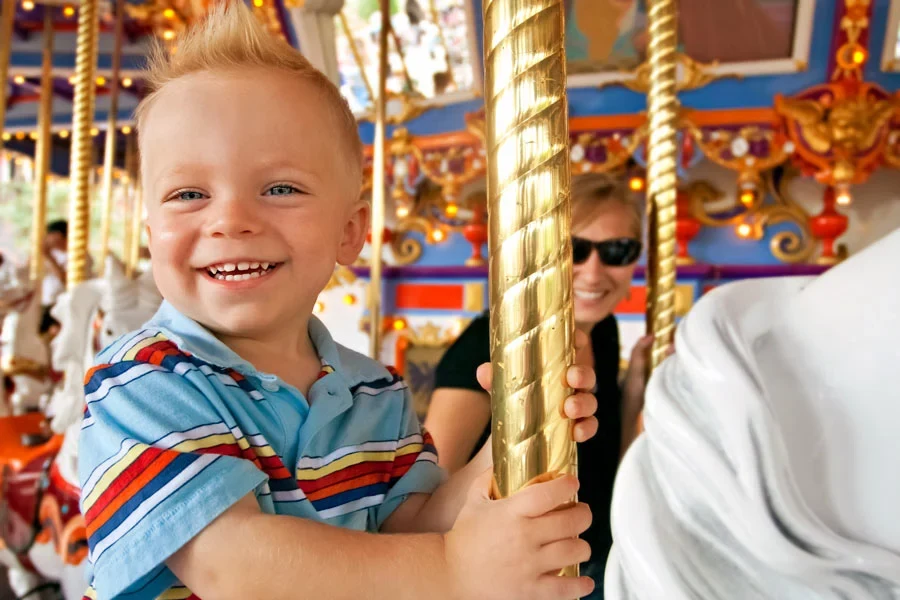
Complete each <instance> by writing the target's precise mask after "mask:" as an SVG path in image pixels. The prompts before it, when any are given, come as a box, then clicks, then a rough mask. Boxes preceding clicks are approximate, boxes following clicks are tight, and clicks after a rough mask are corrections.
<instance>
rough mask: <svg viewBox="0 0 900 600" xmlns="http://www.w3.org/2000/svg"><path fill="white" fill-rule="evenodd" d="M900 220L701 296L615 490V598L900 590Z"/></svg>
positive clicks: (611, 580) (653, 390)
mask: <svg viewBox="0 0 900 600" xmlns="http://www.w3.org/2000/svg"><path fill="white" fill-rule="evenodd" d="M897 256H900V230H898V231H896V232H894V233H893V234H891V235H889V236H888V237H887V238H885V239H883V240H882V241H880V242H879V243H877V244H875V245H873V246H872V247H870V248H868V249H866V250H865V251H863V252H861V253H860V254H858V255H857V256H855V257H853V258H851V259H850V260H848V261H846V262H844V263H843V264H841V265H839V266H837V267H835V268H833V269H832V270H830V271H829V272H827V273H826V274H824V275H822V276H820V277H818V278H781V279H773V280H763V281H747V282H741V283H738V284H731V285H728V286H725V287H724V288H721V289H719V290H716V291H713V292H712V293H710V294H709V295H708V296H706V297H704V298H703V299H702V300H701V301H700V302H699V303H698V304H697V306H696V307H695V308H694V309H693V310H692V311H691V313H690V314H689V315H688V316H687V318H686V319H685V321H684V322H683V323H682V324H681V326H680V327H679V330H678V333H677V341H676V347H677V353H676V355H675V356H673V357H672V358H670V359H668V360H667V361H666V362H665V363H664V364H663V365H662V366H661V367H660V368H659V369H658V370H657V371H656V372H655V373H654V374H653V377H652V378H651V380H650V383H649V386H648V389H647V398H646V408H645V412H644V422H645V427H646V429H645V433H644V434H643V435H642V436H641V437H640V438H639V439H638V441H637V442H635V444H634V445H633V446H632V447H631V449H629V451H628V453H627V454H626V457H625V459H624V460H623V463H622V466H621V468H620V471H619V474H618V476H617V479H616V486H615V491H614V495H613V496H614V497H613V508H612V526H613V536H614V538H615V544H614V547H613V551H612V553H611V554H610V558H609V561H608V563H607V571H606V586H605V593H606V597H607V598H609V599H611V600H625V599H629V600H631V599H656V598H666V600H687V599H692V600H694V599H699V600H713V599H721V598H729V599H734V600H745V599H747V600H749V599H752V600H756V599H759V600H762V599H768V598H782V599H786V600H794V599H797V600H799V599H804V600H805V599H808V598H817V599H823V600H838V599H843V598H854V599H859V600H862V599H876V598H900V518H898V516H897V507H898V506H900V478H898V477H897V472H898V457H900V435H897V431H900V402H898V401H897V399H898V397H900V396H898V389H900V388H898V383H897V381H898V379H897V365H898V363H900V350H898V344H897V340H898V339H900V308H898V298H900V278H898V277H896V276H891V275H890V274H889V270H890V268H891V267H890V265H892V264H895V262H896V257H897Z"/></svg>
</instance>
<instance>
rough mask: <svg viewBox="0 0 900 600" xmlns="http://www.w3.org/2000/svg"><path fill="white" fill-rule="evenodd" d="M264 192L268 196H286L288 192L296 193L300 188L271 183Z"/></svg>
mask: <svg viewBox="0 0 900 600" xmlns="http://www.w3.org/2000/svg"><path fill="white" fill-rule="evenodd" d="M266 193H267V194H269V195H270V196H288V195H290V194H298V193H300V190H298V189H297V188H295V187H294V186H292V185H273V186H272V187H270V188H269V189H268V191H267V192H266Z"/></svg>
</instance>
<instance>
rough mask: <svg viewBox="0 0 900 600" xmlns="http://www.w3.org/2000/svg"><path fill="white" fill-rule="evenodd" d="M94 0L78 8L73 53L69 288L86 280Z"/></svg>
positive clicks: (96, 17) (86, 0) (96, 26)
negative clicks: (76, 39) (73, 99)
mask: <svg viewBox="0 0 900 600" xmlns="http://www.w3.org/2000/svg"><path fill="white" fill-rule="evenodd" d="M97 4H98V0H82V1H81V3H80V4H79V5H78V45H77V47H76V53H75V105H74V107H73V110H72V114H73V117H72V150H71V161H70V167H69V177H70V179H71V189H70V190H69V247H68V259H67V260H68V264H67V266H66V285H67V287H68V289H72V288H73V287H74V286H76V285H78V284H79V283H81V282H82V281H84V280H85V278H86V277H87V275H88V273H87V255H88V227H89V225H90V212H91V205H90V200H91V198H90V190H91V176H92V170H93V163H94V141H93V138H92V137H91V126H92V124H93V120H94V74H95V71H96V68H97V33H98V29H99V26H100V20H99V14H98V10H97V8H98V7H97Z"/></svg>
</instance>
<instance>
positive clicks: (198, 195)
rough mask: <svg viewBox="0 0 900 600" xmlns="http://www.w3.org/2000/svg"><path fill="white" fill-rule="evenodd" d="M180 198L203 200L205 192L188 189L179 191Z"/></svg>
mask: <svg viewBox="0 0 900 600" xmlns="http://www.w3.org/2000/svg"><path fill="white" fill-rule="evenodd" d="M178 199H179V200H202V199H203V194H202V193H200V192H195V191H192V190H186V191H184V192H179V193H178Z"/></svg>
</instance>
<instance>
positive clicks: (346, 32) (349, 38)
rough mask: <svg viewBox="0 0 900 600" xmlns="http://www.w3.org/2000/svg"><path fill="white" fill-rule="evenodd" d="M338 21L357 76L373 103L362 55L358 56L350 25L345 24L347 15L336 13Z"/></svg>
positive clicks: (373, 95)
mask: <svg viewBox="0 0 900 600" xmlns="http://www.w3.org/2000/svg"><path fill="white" fill-rule="evenodd" d="M338 19H339V20H340V22H341V29H343V31H344V35H345V36H346V37H347V44H348V45H349V46H350V52H351V53H352V54H353V61H354V62H355V63H356V67H357V68H358V69H359V75H360V77H362V80H363V84H364V85H365V86H366V92H368V94H369V99H370V100H371V101H372V102H375V92H374V90H372V84H371V83H370V82H369V76H368V75H367V74H366V63H365V61H363V58H362V54H360V52H359V48H358V47H357V46H356V39H355V38H354V37H353V31H352V30H351V29H350V23H348V22H347V15H345V14H344V11H341V12H339V13H338Z"/></svg>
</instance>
